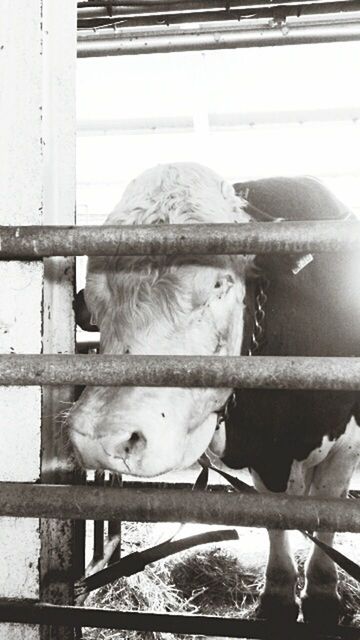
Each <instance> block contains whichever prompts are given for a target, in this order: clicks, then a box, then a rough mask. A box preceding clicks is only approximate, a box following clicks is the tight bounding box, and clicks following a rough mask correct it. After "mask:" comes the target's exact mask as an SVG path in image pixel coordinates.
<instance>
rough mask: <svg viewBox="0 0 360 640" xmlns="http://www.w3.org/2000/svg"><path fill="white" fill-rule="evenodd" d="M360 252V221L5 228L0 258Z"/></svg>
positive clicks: (0, 240)
mask: <svg viewBox="0 0 360 640" xmlns="http://www.w3.org/2000/svg"><path fill="white" fill-rule="evenodd" d="M359 248H360V221H359V220H356V221H351V220H347V221H345V222H344V221H342V220H327V221H324V220H319V221H305V222H303V221H301V222H279V223H277V224H269V223H267V222H263V223H261V222H256V223H249V224H197V225H196V233H194V225H193V224H187V225H176V224H168V225H165V224H164V225H163V224H161V225H138V226H135V225H124V226H120V225H118V226H114V225H103V226H100V227H99V226H79V227H65V226H64V227H62V226H52V227H50V226H33V227H30V226H23V227H4V226H2V227H0V258H3V259H17V258H23V259H24V258H40V257H43V256H44V257H45V256H52V255H62V256H74V255H154V254H167V255H176V254H183V255H203V254H212V255H213V254H224V255H225V254H253V253H256V254H262V253H289V252H290V253H308V252H317V251H320V252H321V251H323V252H324V251H326V252H334V251H340V252H341V251H348V250H351V249H353V250H355V249H359Z"/></svg>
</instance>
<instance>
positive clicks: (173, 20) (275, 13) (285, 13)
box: [78, 0, 360, 34]
mask: <svg viewBox="0 0 360 640" xmlns="http://www.w3.org/2000/svg"><path fill="white" fill-rule="evenodd" d="M359 10H360V6H359V2H358V0H348V1H346V0H340V1H339V0H333V1H328V2H321V3H311V4H303V3H302V2H298V3H297V4H293V5H287V4H284V3H279V4H276V5H274V6H272V5H271V4H270V5H267V6H262V7H246V8H244V7H242V8H239V9H230V10H227V9H225V8H223V9H222V10H220V11H214V10H211V11H190V12H184V11H180V12H169V11H168V12H167V13H165V12H164V13H153V14H152V13H151V12H150V11H148V12H147V13H146V14H145V15H144V14H143V15H135V16H134V15H131V16H123V17H122V18H119V17H109V16H108V17H107V18H97V19H95V20H91V21H89V20H81V19H78V29H79V30H86V29H97V33H98V34H100V33H101V32H100V30H103V29H108V28H113V27H116V28H117V29H119V30H123V29H132V28H135V27H145V26H153V25H157V26H160V25H165V26H172V25H184V24H192V23H195V24H201V25H205V23H211V22H218V23H223V24H224V23H229V22H233V23H234V25H236V22H237V21H239V20H244V19H251V20H253V21H255V20H259V19H263V18H269V19H270V18H272V19H274V20H285V19H286V18H288V17H294V16H295V17H297V18H300V17H304V16H314V15H327V16H329V15H334V14H337V13H345V12H346V13H354V12H356V11H359Z"/></svg>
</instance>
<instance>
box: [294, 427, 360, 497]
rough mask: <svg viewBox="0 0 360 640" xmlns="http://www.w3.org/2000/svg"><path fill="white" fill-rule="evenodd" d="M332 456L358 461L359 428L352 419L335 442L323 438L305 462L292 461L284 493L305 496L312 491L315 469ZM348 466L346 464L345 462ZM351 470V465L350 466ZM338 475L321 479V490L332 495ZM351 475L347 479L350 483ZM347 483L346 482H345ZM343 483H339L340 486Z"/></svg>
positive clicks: (341, 472)
mask: <svg viewBox="0 0 360 640" xmlns="http://www.w3.org/2000/svg"><path fill="white" fill-rule="evenodd" d="M333 456H336V460H338V461H339V463H338V464H340V459H341V458H342V457H343V456H345V458H346V460H347V461H348V460H351V461H352V460H353V458H355V459H358V458H359V456H360V428H359V427H358V426H357V424H356V422H355V420H354V419H352V420H351V421H350V422H349V424H348V425H347V427H346V429H345V431H344V433H343V434H342V435H341V436H340V437H339V438H337V439H335V440H330V439H329V437H328V436H324V437H323V439H322V442H321V444H320V446H319V447H317V448H316V449H314V450H313V451H311V453H310V454H309V455H308V457H307V458H305V460H300V461H298V460H294V461H293V463H292V465H291V470H290V476H289V480H288V484H287V489H286V493H288V494H290V495H307V494H309V493H311V492H312V491H313V490H314V483H316V478H317V475H318V473H316V469H317V468H318V467H319V465H321V463H324V464H325V461H326V460H328V461H329V460H331V459H332V457H333ZM347 464H348V462H347ZM350 467H351V469H352V464H351V465H350ZM337 475H338V474H336V476H334V475H332V476H329V477H328V478H326V481H325V479H323V482H324V487H323V489H324V490H325V494H326V491H328V492H329V495H334V486H333V485H334V482H335V487H336V483H338V482H339V480H338V477H337ZM340 475H341V476H342V477H343V476H344V470H340ZM350 478H351V475H350V477H349V481H350ZM346 482H347V480H346ZM342 484H343V483H341V486H342Z"/></svg>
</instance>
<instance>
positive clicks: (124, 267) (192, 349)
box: [69, 163, 248, 476]
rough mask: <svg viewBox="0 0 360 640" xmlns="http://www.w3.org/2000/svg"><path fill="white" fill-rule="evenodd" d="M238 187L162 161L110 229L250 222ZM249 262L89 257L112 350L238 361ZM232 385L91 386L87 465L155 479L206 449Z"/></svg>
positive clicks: (76, 420)
mask: <svg viewBox="0 0 360 640" xmlns="http://www.w3.org/2000/svg"><path fill="white" fill-rule="evenodd" d="M242 205H243V202H242V201H241V200H240V199H239V198H238V197H237V196H235V192H234V190H233V188H232V187H231V185H229V184H227V183H226V182H224V181H223V180H222V179H221V178H220V177H219V176H218V175H217V174H215V173H214V172H213V171H210V170H209V169H207V168H205V167H202V166H200V165H196V164H191V163H177V164H171V165H160V166H158V167H155V168H154V169H150V170H149V171H146V172H145V173H143V174H142V175H141V176H139V178H137V179H136V180H134V181H133V182H132V183H131V184H130V185H129V187H128V188H127V189H126V191H125V193H124V196H123V198H122V200H121V202H120V203H119V205H118V206H117V207H116V208H115V210H114V211H113V213H112V214H110V216H109V217H108V219H107V221H106V224H162V223H166V224H179V223H187V224H189V223H194V224H196V223H209V222H213V223H215V222H217V223H219V222H238V223H240V222H247V221H248V216H247V215H246V214H245V213H244V211H243V210H242ZM247 264H248V258H244V257H243V256H164V255H159V256H142V257H138V256H135V257H133V256H111V257H104V256H100V257H95V258H90V259H89V263H88V274H87V283H86V289H85V299H86V303H87V306H88V308H89V311H90V314H91V317H92V319H93V321H94V322H96V324H97V325H98V326H99V328H100V350H101V352H102V353H111V354H117V353H119V354H124V353H130V354H142V355H170V354H174V355H213V354H216V355H220V356H221V355H239V353H240V348H241V342H242V333H243V300H244V295H245V284H244V282H245V269H246V266H247ZM230 392H231V389H221V388H217V389H196V388H192V389H182V388H160V389H159V388H143V387H136V388H131V389H130V388H116V387H115V388H114V387H112V388H101V387H88V388H87V389H86V390H85V391H84V393H83V394H82V396H81V398H80V399H79V401H78V402H77V403H76V405H75V406H74V408H73V410H72V412H71V413H70V416H69V425H70V427H71V437H72V441H73V443H74V445H75V448H76V450H77V452H78V454H79V456H80V458H81V460H82V462H83V464H84V466H86V467H88V468H106V469H111V470H114V471H117V472H121V473H131V474H134V475H142V476H153V475H158V474H160V473H163V472H165V471H169V470H171V469H176V468H179V467H183V466H188V465H190V464H192V463H193V462H194V461H195V460H196V459H197V457H198V456H199V455H201V454H202V453H203V452H204V450H205V449H206V448H207V446H208V444H209V442H210V440H211V438H212V435H213V433H214V429H215V425H216V417H215V413H214V412H215V411H216V410H218V409H219V408H220V407H221V406H222V405H223V404H224V403H225V401H226V399H227V397H228V395H229V393H230Z"/></svg>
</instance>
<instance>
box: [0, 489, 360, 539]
mask: <svg viewBox="0 0 360 640" xmlns="http://www.w3.org/2000/svg"><path fill="white" fill-rule="evenodd" d="M0 514H1V515H2V516H7V517H19V518H56V519H71V520H127V521H134V522H200V523H204V524H222V525H229V526H243V527H267V528H270V529H300V530H309V531H350V532H360V509H359V505H358V502H357V500H344V499H341V498H322V499H319V498H304V497H299V496H287V495H285V494H253V493H238V492H236V493H235V492H234V493H232V492H229V493H226V494H222V493H211V492H203V491H199V492H198V491H190V490H186V489H182V490H178V489H167V490H166V489H161V490H155V489H147V488H146V487H145V488H143V489H136V490H134V489H125V488H112V487H94V486H93V487H86V486H80V485H68V486H66V485H39V484H25V483H17V482H0Z"/></svg>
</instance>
